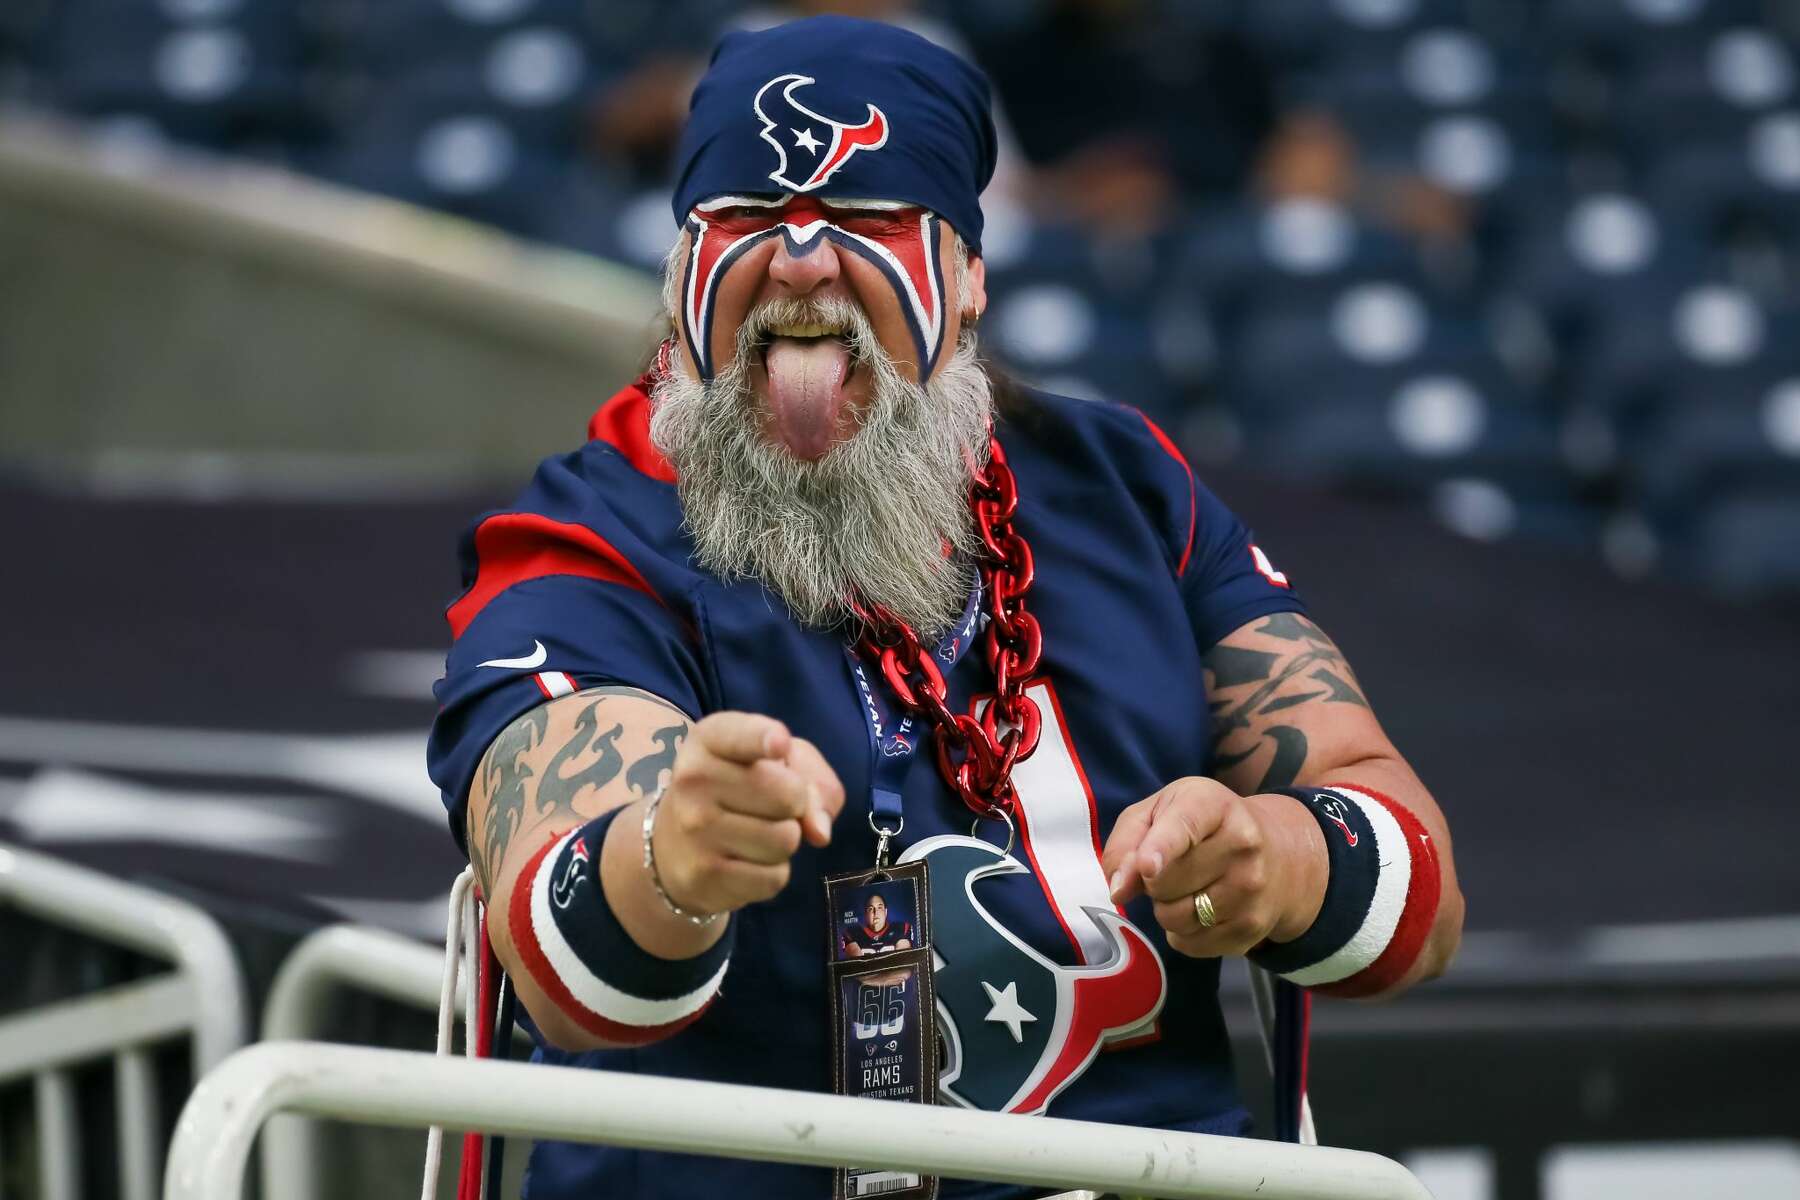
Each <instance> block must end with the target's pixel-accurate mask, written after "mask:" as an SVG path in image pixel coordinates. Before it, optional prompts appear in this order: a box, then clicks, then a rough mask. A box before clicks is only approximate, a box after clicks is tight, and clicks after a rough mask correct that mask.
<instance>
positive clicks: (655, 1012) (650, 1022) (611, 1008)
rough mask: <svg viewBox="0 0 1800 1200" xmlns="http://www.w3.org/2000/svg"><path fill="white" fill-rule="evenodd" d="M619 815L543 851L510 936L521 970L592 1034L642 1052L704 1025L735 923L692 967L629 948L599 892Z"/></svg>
mask: <svg viewBox="0 0 1800 1200" xmlns="http://www.w3.org/2000/svg"><path fill="white" fill-rule="evenodd" d="M622 811H624V810H623V809H622V808H615V809H613V810H611V811H610V812H607V813H604V814H602V815H601V816H599V817H597V818H595V819H594V820H592V821H589V822H588V823H587V824H586V825H583V826H581V827H580V828H579V829H572V830H570V831H569V832H568V833H565V834H563V835H562V836H560V837H557V838H554V839H552V840H551V841H549V842H548V843H546V844H545V846H544V848H543V849H542V850H539V851H538V852H537V855H536V856H535V857H533V858H532V860H531V861H530V862H529V863H528V864H526V867H525V870H524V873H523V874H522V876H521V877H520V880H519V883H518V886H517V887H516V888H514V890H513V894H512V902H511V906H510V911H509V912H508V913H507V928H508V931H509V932H510V933H511V934H512V940H513V946H514V948H515V949H517V950H518V952H519V958H520V960H521V965H522V966H523V967H524V968H525V970H526V972H527V973H528V974H529V975H530V976H531V979H532V981H533V982H534V983H536V984H537V985H538V987H539V988H541V989H542V990H543V992H544V994H545V996H547V997H548V998H549V1000H550V1001H551V1003H553V1004H555V1005H556V1007H557V1008H558V1009H560V1010H562V1012H563V1013H564V1014H566V1015H567V1016H568V1017H569V1018H570V1019H572V1020H573V1021H574V1022H575V1023H576V1024H577V1025H579V1026H581V1028H583V1029H585V1030H586V1031H587V1032H589V1033H591V1034H593V1035H595V1036H596V1037H599V1038H604V1039H605V1040H606V1041H608V1042H610V1043H612V1044H614V1045H618V1046H642V1045H646V1044H648V1043H650V1042H655V1041H660V1040H662V1039H663V1038H666V1037H668V1036H670V1035H671V1034H674V1033H677V1032H679V1031H680V1030H682V1029H684V1028H686V1027H687V1026H689V1025H691V1024H693V1023H694V1022H695V1021H697V1020H699V1019H700V1016H701V1014H702V1013H704V1012H705V1011H706V1009H707V1006H708V1005H710V1004H711V1003H712V1002H713V1000H714V999H715V998H716V997H717V996H718V994H719V985H720V984H721V983H722V982H723V981H724V979H725V972H726V970H727V968H729V967H730V965H731V947H732V943H733V941H734V940H735V934H736V927H737V923H736V922H735V921H733V922H731V923H730V924H728V925H727V926H726V929H725V933H724V935H723V936H722V937H720V938H719V940H718V941H717V942H716V943H714V945H713V946H712V948H711V949H709V950H707V951H705V952H704V953H702V954H699V955H696V956H695V957H693V958H688V959H678V960H670V959H665V958H658V957H657V956H656V955H654V954H651V953H650V952H649V951H647V950H645V949H643V948H642V947H641V946H639V945H638V944H637V943H636V942H634V941H632V940H631V935H630V934H628V933H626V932H625V928H624V926H622V925H620V924H619V918H618V917H617V916H616V915H615V914H614V913H613V910H612V905H611V904H609V903H607V900H606V892H605V890H604V889H603V888H602V887H601V886H600V848H601V847H602V846H604V845H605V844H606V831H607V829H608V828H609V827H610V826H611V825H612V823H613V821H614V820H616V819H617V818H618V815H619V813H620V812H622Z"/></svg>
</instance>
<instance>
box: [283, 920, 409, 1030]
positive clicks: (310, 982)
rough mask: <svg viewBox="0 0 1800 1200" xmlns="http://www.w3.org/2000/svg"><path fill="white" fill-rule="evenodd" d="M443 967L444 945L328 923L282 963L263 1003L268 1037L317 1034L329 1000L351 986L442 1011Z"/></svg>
mask: <svg viewBox="0 0 1800 1200" xmlns="http://www.w3.org/2000/svg"><path fill="white" fill-rule="evenodd" d="M443 968H444V950H443V947H441V946H437V947H433V946H428V945H426V944H425V943H423V942H421V941H418V940H417V939H415V938H409V937H403V936H401V935H400V934H397V933H390V932H389V931H387V930H385V929H376V928H373V927H371V926H368V925H349V924H345V925H327V926H325V927H324V928H323V929H318V930H315V931H314V932H312V933H310V934H308V935H307V936H306V937H305V938H303V939H302V940H301V941H300V943H299V944H298V945H296V946H295V947H294V948H293V949H292V950H290V951H289V952H288V955H287V957H286V958H284V959H282V961H281V967H280V969H279V970H277V971H276V972H275V980H274V982H273V983H271V984H270V985H269V998H268V1000H266V1001H265V1002H264V1003H263V1017H262V1036H263V1037H264V1038H265V1039H267V1040H269V1041H290V1040H295V1039H300V1038H308V1037H312V1036H314V1035H315V1034H316V1033H317V1026H318V1020H319V1012H320V1008H321V1006H322V1005H323V1004H324V1002H325V999H326V997H327V996H328V995H329V994H330V992H331V990H332V989H333V988H335V987H338V986H341V985H342V984H345V983H351V984H355V985H356V986H357V987H358V988H359V989H362V990H365V991H369V992H373V993H375V994H376V995H378V996H381V997H384V998H386V999H388V1000H393V1001H396V1002H398V1003H400V1004H405V1005H407V1006H409V1007H411V1008H420V1009H424V1010H425V1011H427V1012H436V1011H437V1006H438V987H439V983H440V978H439V977H440V975H441V974H442V972H443Z"/></svg>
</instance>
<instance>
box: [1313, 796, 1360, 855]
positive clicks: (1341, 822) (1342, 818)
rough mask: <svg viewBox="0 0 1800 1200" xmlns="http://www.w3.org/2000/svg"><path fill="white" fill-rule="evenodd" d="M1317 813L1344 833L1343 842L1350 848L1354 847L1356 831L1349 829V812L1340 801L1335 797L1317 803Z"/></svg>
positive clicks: (1328, 797)
mask: <svg viewBox="0 0 1800 1200" xmlns="http://www.w3.org/2000/svg"><path fill="white" fill-rule="evenodd" d="M1319 811H1320V812H1322V813H1324V814H1325V819H1326V820H1328V821H1330V822H1331V823H1332V824H1333V825H1336V826H1337V827H1338V828H1339V829H1341V830H1343V831H1344V840H1345V841H1347V842H1349V843H1350V844H1351V845H1352V846H1354V845H1356V831H1355V830H1353V829H1351V828H1350V821H1349V812H1348V811H1347V810H1346V809H1345V808H1344V802H1343V801H1342V800H1339V799H1338V798H1337V797H1336V796H1327V797H1325V798H1323V799H1321V800H1320V801H1319Z"/></svg>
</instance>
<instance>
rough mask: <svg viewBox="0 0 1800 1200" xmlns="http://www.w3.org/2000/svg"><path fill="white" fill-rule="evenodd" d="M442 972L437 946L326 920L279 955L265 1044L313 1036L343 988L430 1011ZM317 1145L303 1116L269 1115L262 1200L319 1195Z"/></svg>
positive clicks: (266, 1015) (303, 1199)
mask: <svg viewBox="0 0 1800 1200" xmlns="http://www.w3.org/2000/svg"><path fill="white" fill-rule="evenodd" d="M443 971H444V950H443V948H442V947H441V946H440V947H436V948H433V947H431V946H427V945H425V944H424V943H422V942H418V941H414V940H413V939H412V938H408V937H402V936H401V935H399V934H397V933H390V932H388V931H387V930H385V929H374V928H371V927H369V926H366V925H347V924H346V925H327V926H326V927H325V928H323V929H318V930H315V931H314V932H312V933H310V934H308V935H307V936H306V937H305V938H304V939H302V940H301V942H300V944H299V945H297V946H295V947H294V948H293V949H292V950H290V951H289V952H288V956H287V957H286V958H284V959H283V960H282V962H281V968H280V969H279V970H277V971H276V972H275V980H274V982H273V983H272V984H270V986H269V998H268V1000H267V1001H265V1002H264V1004H263V1018H262V1036H263V1038H264V1039H265V1040H268V1041H272V1042H273V1041H299V1040H302V1039H305V1038H313V1037H318V1036H319V1034H320V1028H321V1023H322V1016H323V1013H324V1011H325V1006H326V1004H327V1002H328V1001H329V999H330V996H331V993H332V992H333V991H335V990H337V989H339V988H342V987H344V986H345V985H350V986H352V987H355V988H356V989H357V990H359V991H366V992H372V993H374V994H375V995H378V996H382V997H384V998H386V999H389V1000H393V1001H397V1002H398V1003H400V1004H404V1005H407V1006H409V1007H411V1008H417V1009H422V1010H424V1011H426V1012H435V1011H436V1010H437V1006H438V998H439V991H440V989H441V987H442V983H443V978H442V977H443ZM455 994H456V995H462V994H463V992H462V990H461V989H457V991H456V993H455ZM462 1016H463V1018H464V1019H465V1021H466V1019H467V1014H466V1013H464V1014H462ZM319 1146H320V1140H319V1137H318V1131H317V1130H316V1129H314V1128H313V1123H312V1122H311V1121H306V1120H302V1119H301V1118H299V1117H277V1118H275V1119H274V1120H271V1121H270V1122H269V1126H268V1128H267V1129H265V1130H264V1131H263V1137H262V1179H263V1196H264V1198H265V1200H315V1198H316V1197H318V1196H319V1195H320V1194H321V1189H320V1186H319V1164H318V1159H319V1154H320V1151H319Z"/></svg>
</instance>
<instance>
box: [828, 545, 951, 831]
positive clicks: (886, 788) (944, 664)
mask: <svg viewBox="0 0 1800 1200" xmlns="http://www.w3.org/2000/svg"><path fill="white" fill-rule="evenodd" d="M981 592H982V588H981V575H980V573H979V572H976V574H975V586H974V587H973V588H971V589H970V590H969V602H968V603H967V604H966V605H964V606H963V613H962V616H961V617H960V618H958V620H957V622H956V624H955V625H953V626H951V629H950V632H949V633H947V634H945V635H944V638H943V640H941V641H940V642H938V644H937V649H935V650H934V651H932V653H933V654H935V655H937V660H938V669H939V670H941V671H942V672H943V673H944V674H945V675H948V674H949V673H950V670H951V668H952V667H954V666H956V664H957V663H958V662H959V661H960V660H961V659H962V656H963V655H964V654H965V653H966V652H967V651H968V649H969V647H970V646H972V645H974V644H975V635H976V633H978V632H979V626H980V617H981ZM844 657H845V658H846V659H848V660H849V662H850V675H851V678H853V679H854V680H855V681H856V690H857V695H858V698H859V699H860V700H861V708H862V714H863V726H864V727H865V728H866V729H867V730H868V731H869V762H870V767H869V781H870V787H869V828H870V829H873V830H874V831H875V835H876V836H877V837H878V838H879V839H880V842H879V843H878V845H877V847H876V850H875V858H876V862H877V863H878V864H879V863H881V862H883V861H884V860H885V859H886V856H887V844H888V840H889V839H890V838H893V837H895V836H897V835H898V834H899V832H900V831H901V830H902V829H904V828H906V814H905V812H904V811H903V805H902V801H901V799H900V787H901V784H902V783H903V782H904V781H905V779H906V772H907V770H908V768H910V767H911V766H912V762H913V756H914V755H915V754H917V753H918V752H919V742H920V740H921V738H922V737H923V736H925V735H928V734H929V732H930V731H929V730H923V729H921V728H920V727H919V721H918V719H917V718H916V716H915V715H914V714H912V713H903V714H901V715H900V716H899V717H898V719H896V717H895V713H894V706H893V704H892V703H891V702H890V700H891V697H890V696H889V695H888V689H887V688H886V687H883V686H879V682H878V680H876V679H872V678H870V675H869V669H868V666H867V664H865V663H864V662H863V660H862V659H861V658H859V657H858V656H857V653H856V651H855V650H853V649H852V648H851V647H849V646H845V647H844Z"/></svg>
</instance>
